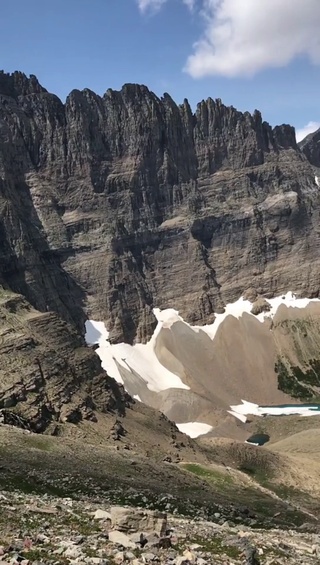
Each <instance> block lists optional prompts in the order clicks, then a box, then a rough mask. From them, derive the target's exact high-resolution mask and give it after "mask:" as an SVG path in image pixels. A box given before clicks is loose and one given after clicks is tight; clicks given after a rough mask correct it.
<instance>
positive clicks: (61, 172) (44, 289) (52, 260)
mask: <svg viewBox="0 0 320 565" xmlns="http://www.w3.org/2000/svg"><path fill="white" fill-rule="evenodd" d="M318 211H319V189H318V187H317V185H316V183H315V179H314V170H313V168H312V165H311V164H310V163H309V161H308V159H307V157H306V155H305V154H304V153H303V152H302V151H301V150H300V149H299V148H298V146H297V144H296V141H295V133H294V129H293V128H291V127H290V126H286V125H283V126H279V127H275V128H273V129H272V128H271V127H270V126H269V125H268V124H267V123H266V122H263V121H262V118H261V115H260V113H259V112H257V111H256V112H254V114H253V115H251V114H249V113H244V114H243V113H240V112H238V111H236V110H235V109H234V108H232V107H230V108H228V107H226V106H224V105H223V104H222V103H221V101H220V100H215V101H213V100H212V99H208V100H207V101H203V102H201V103H200V104H199V105H198V107H197V110H196V112H195V114H193V113H192V111H191V109H190V106H189V104H188V102H187V101H186V100H185V101H184V103H183V104H182V105H181V106H177V105H176V104H175V103H174V102H173V100H172V99H171V98H170V96H169V95H167V94H165V95H164V96H163V98H161V99H159V98H158V97H157V96H155V95H154V94H153V93H152V92H150V91H149V90H148V89H147V88H146V87H145V86H139V85H131V84H128V85H125V86H124V87H123V88H122V90H121V91H120V92H115V91H112V90H108V91H107V92H106V94H105V95H104V96H103V97H100V96H97V95H96V94H94V93H93V92H91V91H90V90H84V91H82V92H80V91H76V90H75V91H72V92H71V94H70V95H69V96H68V98H67V100H66V103H65V104H63V103H62V102H61V101H60V100H59V99H58V98H57V97H56V96H54V95H53V94H49V93H48V92H47V91H46V90H45V89H44V88H42V87H41V86H40V85H39V83H38V82H37V80H36V78H35V77H31V78H30V79H28V78H26V77H25V76H24V75H23V74H21V73H14V74H13V75H6V74H4V73H2V74H0V234H1V246H0V284H2V285H3V286H5V287H10V288H11V289H12V290H14V291H15V292H19V293H21V294H23V295H24V296H25V297H26V298H27V299H28V300H29V301H30V302H31V304H32V305H33V306H34V307H36V308H37V309H39V310H40V311H42V312H44V311H46V310H47V309H49V310H55V311H56V312H57V313H58V314H59V315H61V316H62V317H63V318H64V319H65V320H67V321H69V322H73V323H75V324H76V325H77V326H78V328H81V330H82V329H83V322H84V319H85V315H86V314H88V315H89V316H91V317H93V318H95V319H103V320H104V321H105V322H106V325H107V327H108V329H110V332H111V338H112V340H113V341H122V340H126V341H129V342H133V341H134V340H142V341H143V340H145V339H147V338H148V337H149V336H150V335H151V333H152V330H153V328H154V327H155V319H154V316H153V314H152V308H153V307H160V308H167V307H174V308H176V309H178V310H179V311H180V313H181V315H182V316H183V317H184V319H185V320H186V321H189V322H192V323H198V324H199V323H200V324H201V323H206V322H209V321H212V317H213V312H214V311H219V309H220V308H221V307H223V305H224V304H225V303H226V302H230V301H231V300H234V299H237V298H238V297H239V296H240V295H241V294H242V293H243V292H244V291H246V290H247V289H249V288H250V289H254V291H257V292H258V293H260V294H264V295H267V296H270V295H272V294H280V293H282V292H285V291H287V290H293V291H297V292H298V293H299V292H300V293H301V294H304V295H308V296H318V293H319V271H320V259H319V254H318V253H317V244H316V242H317V225H318Z"/></svg>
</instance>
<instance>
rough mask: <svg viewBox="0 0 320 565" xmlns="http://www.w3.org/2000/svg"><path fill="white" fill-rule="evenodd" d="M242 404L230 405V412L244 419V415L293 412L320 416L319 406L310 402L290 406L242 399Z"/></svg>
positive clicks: (269, 414) (283, 414) (288, 413)
mask: <svg viewBox="0 0 320 565" xmlns="http://www.w3.org/2000/svg"><path fill="white" fill-rule="evenodd" d="M241 402H242V404H239V405H238V406H230V408H231V410H230V411H229V414H232V415H233V416H235V417H236V418H239V420H241V421H243V416H244V415H245V416H246V415H248V414H250V415H252V416H290V415H293V414H296V415H300V416H320V410H319V406H318V405H317V404H314V405H312V404H310V405H308V406H303V405H302V406H299V405H295V406H294V405H288V406H259V405H258V404H254V403H253V402H247V401H246V400H241Z"/></svg>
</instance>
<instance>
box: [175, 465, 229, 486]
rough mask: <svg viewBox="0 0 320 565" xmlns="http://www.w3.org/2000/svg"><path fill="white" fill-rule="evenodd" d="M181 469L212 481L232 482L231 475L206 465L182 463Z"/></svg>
mask: <svg viewBox="0 0 320 565" xmlns="http://www.w3.org/2000/svg"><path fill="white" fill-rule="evenodd" d="M182 467H183V469H186V470H187V471H189V472H190V473H193V474H194V475H197V476H198V477H201V478H203V479H206V480H209V481H210V482H214V483H220V484H221V483H222V484H223V483H229V484H231V483H232V477H231V476H230V475H228V474H227V473H221V472H219V471H216V470H213V469H210V468H208V467H203V466H202V465H198V464H197V463H186V464H183V465H182Z"/></svg>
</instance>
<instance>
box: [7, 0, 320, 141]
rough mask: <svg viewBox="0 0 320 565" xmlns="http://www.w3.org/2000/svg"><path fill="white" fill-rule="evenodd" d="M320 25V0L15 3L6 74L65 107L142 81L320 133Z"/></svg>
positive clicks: (9, 25) (19, 0)
mask: <svg viewBox="0 0 320 565" xmlns="http://www.w3.org/2000/svg"><path fill="white" fill-rule="evenodd" d="M319 22H320V0H303V1H302V0H77V1H76V0H51V1H49V0H28V2H27V1H26V0H15V1H14V2H3V3H2V5H1V20H0V48H1V59H2V63H1V65H2V67H3V69H4V70H5V71H7V72H12V71H14V70H21V71H23V72H25V73H26V74H31V73H32V74H35V75H37V77H38V79H39V80H40V82H41V83H42V84H43V86H45V87H46V88H47V89H48V90H50V91H52V92H54V93H56V94H57V95H58V96H59V97H61V98H62V99H65V97H66V96H67V94H68V93H69V92H70V91H71V90H72V89H73V88H79V89H82V88H85V87H88V88H91V89H92V90H94V91H96V92H98V93H99V94H103V93H104V92H105V91H106V90H107V88H110V87H111V88H115V89H119V88H121V86H122V84H124V83H125V82H138V83H143V84H146V85H147V86H148V87H149V88H150V89H151V90H153V91H154V92H155V93H156V94H157V95H161V94H162V93H163V92H165V91H166V92H169V93H170V94H171V96H172V97H173V98H174V99H175V101H176V102H178V103H180V102H182V101H183V99H184V98H188V99H189V102H190V103H191V105H192V107H193V108H195V106H196V103H197V102H199V101H200V100H202V99H203V98H207V97H209V96H211V97H212V98H221V99H222V100H223V102H224V103H225V104H232V105H234V106H235V107H237V108H239V109H240V110H249V111H253V110H254V109H255V108H258V109H259V110H261V111H262V114H263V117H264V118H265V119H266V120H267V121H269V122H270V123H271V124H273V125H275V124H277V123H283V122H285V123H291V124H293V125H294V126H296V127H297V128H298V129H301V128H304V127H305V126H306V125H307V124H308V123H309V122H313V123H314V125H312V126H310V128H311V129H316V127H317V126H318V127H319V126H320V101H319V90H320V39H319V38H320V34H319ZM318 124H319V125H318ZM310 128H309V129H310ZM306 131H307V130H306ZM300 136H301V132H300Z"/></svg>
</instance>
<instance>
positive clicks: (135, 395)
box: [133, 394, 142, 402]
mask: <svg viewBox="0 0 320 565" xmlns="http://www.w3.org/2000/svg"><path fill="white" fill-rule="evenodd" d="M133 398H134V399H135V400H137V401H138V402H142V400H141V398H140V396H139V394H134V395H133Z"/></svg>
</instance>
